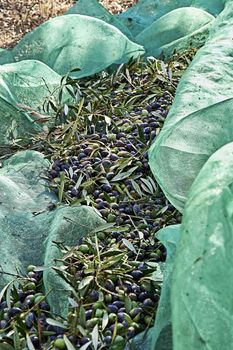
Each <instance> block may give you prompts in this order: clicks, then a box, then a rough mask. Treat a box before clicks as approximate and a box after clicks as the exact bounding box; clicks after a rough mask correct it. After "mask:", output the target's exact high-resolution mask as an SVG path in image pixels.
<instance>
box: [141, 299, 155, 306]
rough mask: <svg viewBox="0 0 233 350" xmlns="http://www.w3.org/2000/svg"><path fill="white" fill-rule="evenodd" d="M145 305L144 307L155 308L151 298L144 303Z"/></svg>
mask: <svg viewBox="0 0 233 350" xmlns="http://www.w3.org/2000/svg"><path fill="white" fill-rule="evenodd" d="M143 305H144V306H148V307H153V306H154V303H153V301H152V300H151V299H150V298H147V299H145V300H144V301H143Z"/></svg>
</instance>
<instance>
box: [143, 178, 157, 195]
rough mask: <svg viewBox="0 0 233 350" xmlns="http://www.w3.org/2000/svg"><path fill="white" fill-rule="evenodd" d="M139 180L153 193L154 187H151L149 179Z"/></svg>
mask: <svg viewBox="0 0 233 350" xmlns="http://www.w3.org/2000/svg"><path fill="white" fill-rule="evenodd" d="M141 181H142V182H144V184H145V185H146V186H147V187H148V189H149V191H150V193H151V194H153V193H154V189H153V187H152V185H151V183H150V181H149V180H147V179H141Z"/></svg>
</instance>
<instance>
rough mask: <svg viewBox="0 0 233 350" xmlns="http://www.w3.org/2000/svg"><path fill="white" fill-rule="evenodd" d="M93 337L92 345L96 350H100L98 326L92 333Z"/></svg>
mask: <svg viewBox="0 0 233 350" xmlns="http://www.w3.org/2000/svg"><path fill="white" fill-rule="evenodd" d="M91 337H92V344H93V346H94V349H95V350H97V348H98V340H99V330H98V325H95V327H94V329H93V331H92V332H91Z"/></svg>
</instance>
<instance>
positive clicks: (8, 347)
mask: <svg viewBox="0 0 233 350" xmlns="http://www.w3.org/2000/svg"><path fill="white" fill-rule="evenodd" d="M0 349H1V350H14V348H13V347H12V346H11V345H10V344H6V343H5V344H1V346H0Z"/></svg>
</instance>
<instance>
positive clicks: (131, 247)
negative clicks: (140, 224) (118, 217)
mask: <svg viewBox="0 0 233 350" xmlns="http://www.w3.org/2000/svg"><path fill="white" fill-rule="evenodd" d="M122 242H123V243H124V245H125V246H126V247H127V248H128V249H129V250H131V251H132V252H134V253H135V254H137V252H136V249H135V248H134V246H133V244H132V243H131V242H129V241H128V240H127V239H125V238H123V239H122Z"/></svg>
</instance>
